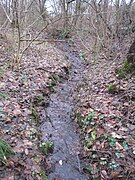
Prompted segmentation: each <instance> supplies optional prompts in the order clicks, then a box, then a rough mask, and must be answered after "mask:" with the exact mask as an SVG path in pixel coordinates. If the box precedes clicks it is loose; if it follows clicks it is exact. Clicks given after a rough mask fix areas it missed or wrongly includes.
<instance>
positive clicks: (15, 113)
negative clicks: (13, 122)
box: [13, 109, 22, 116]
mask: <svg viewBox="0 0 135 180" xmlns="http://www.w3.org/2000/svg"><path fill="white" fill-rule="evenodd" d="M21 114H22V112H21V110H19V109H14V111H13V115H14V116H18V115H21Z"/></svg>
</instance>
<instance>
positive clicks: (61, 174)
mask: <svg viewBox="0 0 135 180" xmlns="http://www.w3.org/2000/svg"><path fill="white" fill-rule="evenodd" d="M57 46H58V48H60V49H61V50H62V51H63V52H64V54H65V55H66V57H67V59H68V61H70V63H71V65H72V68H71V70H70V72H69V78H68V80H65V81H64V82H63V83H61V84H59V85H58V86H57V88H56V90H55V93H53V94H51V96H50V103H49V106H48V107H47V108H46V114H45V117H46V118H45V119H44V122H43V124H42V125H41V133H42V140H43V141H44V142H53V144H54V149H53V152H52V154H49V156H48V157H47V160H46V161H47V162H48V163H49V164H51V168H50V173H49V175H48V180H54V179H55V180H57V179H61V180H86V179H87V177H86V174H85V173H84V172H83V167H82V163H81V160H80V158H79V155H80V152H81V151H82V149H81V143H80V138H79V134H78V133H77V132H76V124H75V122H74V121H73V118H72V114H73V108H74V103H75V101H74V99H75V97H76V96H77V91H76V87H77V85H78V84H80V83H82V82H83V76H82V75H83V71H84V68H85V66H84V65H83V63H82V60H81V59H80V57H79V54H78V53H77V52H74V51H72V48H71V47H70V46H69V45H68V44H67V43H59V44H57Z"/></svg>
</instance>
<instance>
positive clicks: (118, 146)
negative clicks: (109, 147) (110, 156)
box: [116, 142, 124, 150]
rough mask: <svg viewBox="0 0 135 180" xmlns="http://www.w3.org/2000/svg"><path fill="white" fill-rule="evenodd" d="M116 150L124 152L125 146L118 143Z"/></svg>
mask: <svg viewBox="0 0 135 180" xmlns="http://www.w3.org/2000/svg"><path fill="white" fill-rule="evenodd" d="M116 148H117V149H118V150H123V149H124V148H123V146H122V145H121V144H120V143H118V142H116Z"/></svg>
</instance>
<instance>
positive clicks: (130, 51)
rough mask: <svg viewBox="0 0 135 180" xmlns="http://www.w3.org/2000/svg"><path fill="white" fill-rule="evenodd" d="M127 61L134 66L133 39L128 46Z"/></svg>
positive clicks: (134, 42) (134, 46)
mask: <svg viewBox="0 0 135 180" xmlns="http://www.w3.org/2000/svg"><path fill="white" fill-rule="evenodd" d="M127 61H128V62H129V63H132V64H133V65H134V66H135V40H134V41H133V43H132V44H131V46H130V48H129V51H128V55H127Z"/></svg>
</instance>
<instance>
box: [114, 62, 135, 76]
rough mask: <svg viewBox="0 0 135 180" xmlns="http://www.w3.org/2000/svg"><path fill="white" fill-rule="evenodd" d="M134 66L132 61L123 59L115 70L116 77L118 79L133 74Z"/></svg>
mask: <svg viewBox="0 0 135 180" xmlns="http://www.w3.org/2000/svg"><path fill="white" fill-rule="evenodd" d="M134 70H135V66H134V64H132V63H129V62H128V61H127V59H126V60H125V61H124V64H123V65H122V66H121V67H120V68H118V69H117V70H116V73H117V77H118V78H119V79H122V78H126V77H127V76H128V75H131V74H132V75H135V72H134Z"/></svg>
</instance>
